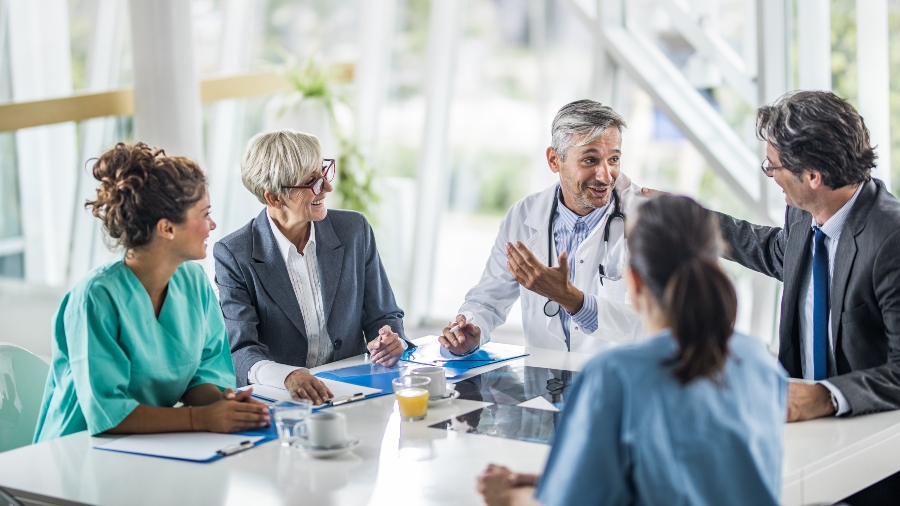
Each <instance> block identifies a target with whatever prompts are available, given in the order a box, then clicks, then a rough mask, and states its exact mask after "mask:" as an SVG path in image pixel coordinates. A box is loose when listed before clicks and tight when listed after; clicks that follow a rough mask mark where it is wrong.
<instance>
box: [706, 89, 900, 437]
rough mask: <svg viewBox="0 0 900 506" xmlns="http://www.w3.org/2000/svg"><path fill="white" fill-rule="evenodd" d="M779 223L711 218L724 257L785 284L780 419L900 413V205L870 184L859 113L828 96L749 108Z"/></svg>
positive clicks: (869, 155)
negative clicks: (781, 214) (780, 195)
mask: <svg viewBox="0 0 900 506" xmlns="http://www.w3.org/2000/svg"><path fill="white" fill-rule="evenodd" d="M757 135H758V137H759V138H760V139H761V140H764V141H766V143H767V144H766V160H765V161H764V162H763V164H762V170H763V171H764V172H765V174H766V175H767V176H769V177H771V178H773V179H774V180H775V182H776V183H777V184H778V185H779V186H780V187H781V188H782V189H783V190H784V195H785V201H786V202H787V212H786V214H785V221H784V227H783V228H776V227H763V226H759V225H753V224H751V223H748V222H745V221H741V220H737V219H735V218H732V217H730V216H726V215H720V216H719V218H720V220H719V221H720V224H721V226H722V232H723V236H724V237H725V240H726V241H727V242H728V243H729V244H730V246H731V253H730V255H729V256H728V258H729V259H730V260H734V261H735V262H738V263H740V264H741V265H743V266H745V267H748V268H750V269H753V270H755V271H758V272H762V273H764V274H767V275H769V276H772V277H774V278H777V279H779V280H781V281H783V282H784V294H783V298H782V301H781V325H780V333H779V335H780V344H779V353H778V358H779V360H780V361H781V364H782V365H783V366H784V367H785V369H787V371H788V373H789V374H790V375H791V376H792V377H794V378H804V379H806V380H812V381H813V382H809V383H803V382H792V383H791V386H790V391H789V399H788V421H800V420H807V419H811V418H818V417H823V416H830V415H838V416H844V415H848V416H853V415H861V414H865V413H872V412H876V411H885V410H893V409H897V408H900V227H898V224H900V203H898V201H897V199H896V198H895V197H894V196H893V195H891V194H890V193H889V191H888V189H887V188H885V185H884V183H883V182H881V181H879V180H877V179H872V177H871V175H870V172H871V170H872V168H873V167H874V166H875V159H876V155H875V152H874V150H873V149H872V147H871V145H870V142H869V132H868V129H867V128H866V126H865V123H864V122H863V119H862V117H860V115H859V114H858V113H857V112H856V110H855V109H854V108H853V106H851V105H850V104H849V103H848V102H847V101H845V100H843V99H841V98H839V97H837V96H836V95H834V94H833V93H830V92H813V91H801V92H795V93H789V94H787V95H785V96H783V97H781V98H780V99H778V101H776V102H775V103H774V104H772V105H770V106H764V107H762V108H760V109H759V111H758V113H757Z"/></svg>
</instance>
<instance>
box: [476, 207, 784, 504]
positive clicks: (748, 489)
mask: <svg viewBox="0 0 900 506" xmlns="http://www.w3.org/2000/svg"><path fill="white" fill-rule="evenodd" d="M720 242H721V241H720V238H719V227H718V222H717V220H716V218H715V216H714V215H713V214H712V213H711V212H709V211H707V210H706V209H703V208H702V207H700V205H698V204H697V203H696V202H694V201H693V200H691V199H689V198H687V197H674V196H662V197H658V198H656V199H654V200H651V201H649V202H647V203H645V204H643V205H642V206H641V207H640V208H639V209H638V212H637V217H636V218H634V219H632V220H631V221H630V222H629V228H628V238H627V244H628V252H629V264H630V265H629V270H628V272H627V274H626V280H627V283H628V293H629V295H630V297H631V301H632V305H633V306H634V307H635V309H637V311H638V312H639V313H640V315H641V317H642V318H643V320H644V329H645V331H646V332H647V334H648V335H649V336H650V337H649V338H648V339H647V340H646V341H643V342H641V343H639V344H636V345H633V346H623V347H620V348H615V349H612V350H609V351H607V352H604V353H601V354H599V355H597V356H596V357H594V358H593V359H591V361H590V362H588V364H587V365H586V366H585V367H584V369H583V370H582V371H581V373H580V374H579V376H578V379H577V380H576V382H575V385H574V386H573V387H572V392H571V393H570V394H569V400H568V402H567V404H566V407H565V409H564V411H563V413H562V416H561V419H560V425H559V427H558V429H557V433H556V439H555V440H554V442H553V448H552V449H551V451H550V457H549V458H548V460H547V465H546V467H545V468H544V473H543V476H541V477H540V478H538V477H537V476H535V475H528V474H517V473H513V472H511V471H510V470H509V469H507V468H505V467H502V466H495V465H491V466H489V467H488V469H487V470H486V471H485V472H484V474H482V476H481V477H480V478H479V485H478V486H479V491H480V492H481V493H482V494H483V495H484V498H485V502H487V503H488V504H489V505H491V506H494V505H497V504H504V505H521V504H544V505H546V506H557V505H570V504H571V505H579V506H580V505H586V504H590V505H607V504H635V505H640V504H691V505H719V504H729V505H748V506H749V505H754V506H755V505H773V506H774V505H777V504H778V503H779V497H780V495H781V460H782V433H783V431H784V422H785V418H786V415H787V411H786V403H787V379H786V375H785V373H784V371H783V370H782V369H781V367H780V366H779V365H778V364H777V363H776V361H775V358H774V357H773V356H772V355H771V354H770V353H769V352H768V350H767V349H766V347H765V345H764V344H763V343H762V342H761V341H759V340H757V339H754V338H751V337H747V336H744V335H741V334H737V333H734V320H735V316H736V313H737V296H736V294H735V291H734V287H733V286H732V285H731V282H730V281H729V280H728V278H727V276H726V275H725V273H724V272H722V270H721V268H720V267H719V264H718V256H719V253H720Z"/></svg>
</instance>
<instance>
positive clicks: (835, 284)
mask: <svg viewBox="0 0 900 506" xmlns="http://www.w3.org/2000/svg"><path fill="white" fill-rule="evenodd" d="M863 185H864V186H863V188H862V190H860V192H859V193H860V194H859V196H858V197H857V198H856V202H854V204H853V208H852V209H850V212H849V214H847V221H846V222H845V223H844V228H843V230H841V237H840V239H839V240H838V247H837V251H836V252H835V254H834V257H835V258H834V274H833V275H832V278H831V338H832V341H833V342H834V350H835V358H837V350H839V349H840V344H841V343H840V341H841V332H840V329H841V315H842V314H843V312H844V294H845V293H846V291H847V282H848V281H849V280H850V272H851V271H852V270H853V262H854V260H855V259H856V252H857V246H856V236H857V235H859V233H860V232H862V230H863V229H864V228H865V227H866V222H867V221H868V217H869V212H870V211H871V210H872V206H873V205H874V203H875V199H876V195H875V193H876V185H875V183H874V182H867V183H863ZM838 363H840V361H837V363H836V364H835V368H837V365H838ZM842 372H846V371H838V374H841V373H842Z"/></svg>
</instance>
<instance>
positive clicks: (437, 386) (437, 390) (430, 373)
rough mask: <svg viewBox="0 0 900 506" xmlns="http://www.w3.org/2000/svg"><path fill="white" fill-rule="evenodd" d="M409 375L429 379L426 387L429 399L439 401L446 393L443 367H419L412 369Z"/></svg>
mask: <svg viewBox="0 0 900 506" xmlns="http://www.w3.org/2000/svg"><path fill="white" fill-rule="evenodd" d="M410 374H412V375H415V376H425V377H426V378H431V383H430V384H429V385H428V398H429V399H440V398H441V397H443V396H444V395H445V394H446V393H447V378H446V377H445V376H444V368H443V367H419V368H416V369H413V370H412V372H411V373H410Z"/></svg>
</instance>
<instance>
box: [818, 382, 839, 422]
mask: <svg viewBox="0 0 900 506" xmlns="http://www.w3.org/2000/svg"><path fill="white" fill-rule="evenodd" d="M816 386H817V387H818V389H819V395H818V402H817V404H818V410H817V411H818V413H817V414H818V415H819V416H833V415H834V414H835V413H837V399H835V397H834V395H833V394H832V393H831V390H829V389H828V387H826V386H825V385H822V384H817V385H816Z"/></svg>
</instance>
